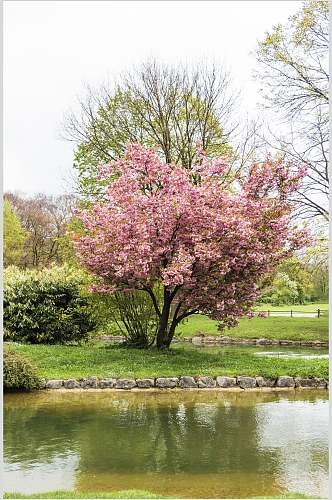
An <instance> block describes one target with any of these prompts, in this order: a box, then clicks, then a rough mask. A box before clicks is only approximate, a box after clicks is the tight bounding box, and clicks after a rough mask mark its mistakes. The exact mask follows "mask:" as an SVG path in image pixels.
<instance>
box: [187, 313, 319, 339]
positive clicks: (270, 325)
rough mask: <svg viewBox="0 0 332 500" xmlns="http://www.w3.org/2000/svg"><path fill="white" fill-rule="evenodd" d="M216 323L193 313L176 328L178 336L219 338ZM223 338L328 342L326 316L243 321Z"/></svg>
mask: <svg viewBox="0 0 332 500" xmlns="http://www.w3.org/2000/svg"><path fill="white" fill-rule="evenodd" d="M217 326H218V322H217V321H213V320H211V319H209V318H207V317H206V316H203V315H200V314H196V315H194V316H190V317H189V318H188V321H186V322H184V323H182V324H181V325H179V326H178V330H177V335H178V336H180V337H181V336H182V337H192V336H193V335H195V334H197V333H199V332H203V333H205V334H206V335H221V333H220V331H219V330H218V328H217ZM223 335H227V336H229V337H236V338H257V339H259V338H266V339H279V340H281V339H287V340H328V317H327V316H325V317H321V318H297V317H296V318H288V317H283V316H282V317H280V316H276V317H273V316H270V317H269V318H252V319H249V318H243V319H241V320H240V322H239V326H237V327H235V328H231V329H226V330H225V331H224V333H223Z"/></svg>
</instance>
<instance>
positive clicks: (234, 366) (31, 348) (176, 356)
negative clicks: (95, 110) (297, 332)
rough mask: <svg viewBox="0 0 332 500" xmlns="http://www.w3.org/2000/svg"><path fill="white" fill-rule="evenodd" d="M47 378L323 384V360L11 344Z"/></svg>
mask: <svg viewBox="0 0 332 500" xmlns="http://www.w3.org/2000/svg"><path fill="white" fill-rule="evenodd" d="M14 348H15V350H17V351H19V352H21V353H22V354H26V355H28V356H29V357H30V358H31V359H32V360H33V361H34V363H35V364H36V365H37V367H38V369H39V373H40V375H41V376H43V377H46V378H49V379H51V378H53V379H54V378H64V379H68V378H83V377H87V376H92V375H95V376H97V377H133V378H143V377H162V376H180V375H191V376H199V375H211V376H217V375H251V376H259V375H261V376H266V377H278V376H280V375H291V376H303V377H324V378H326V379H327V378H328V360H327V359H301V358H300V359H299V358H292V359H289V358H288V359H285V358H272V357H265V356H257V355H255V354H254V353H253V349H249V348H246V347H243V348H240V347H235V348H234V347H227V348H226V347H214V348H208V349H204V348H203V349H199V348H196V347H194V346H191V345H182V344H175V345H173V346H172V348H171V349H170V350H169V351H165V352H160V351H157V350H156V349H155V348H152V349H149V350H138V349H132V348H126V347H121V346H119V345H105V344H101V343H99V344H98V343H95V344H93V343H91V344H88V345H85V346H49V345H23V344H20V345H19V344H15V346H14Z"/></svg>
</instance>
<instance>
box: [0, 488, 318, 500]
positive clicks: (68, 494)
mask: <svg viewBox="0 0 332 500" xmlns="http://www.w3.org/2000/svg"><path fill="white" fill-rule="evenodd" d="M4 498H57V499H67V498H81V499H90V498H91V499H92V498H93V499H94V498H128V499H130V498H147V499H148V498H173V497H163V496H160V495H154V494H153V493H150V492H149V491H141V490H128V491H114V492H112V493H105V492H99V493H92V492H81V491H50V492H47V493H35V494H32V495H22V494H20V493H5V494H4ZM258 498H274V499H277V498H282V499H283V498H288V499H291V498H318V497H309V496H307V495H303V494H301V493H286V494H281V495H280V496H278V497H257V499H258ZM253 500H254V499H253Z"/></svg>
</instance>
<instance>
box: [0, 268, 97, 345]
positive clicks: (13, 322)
mask: <svg viewBox="0 0 332 500" xmlns="http://www.w3.org/2000/svg"><path fill="white" fill-rule="evenodd" d="M84 284H85V276H84V274H83V273H82V272H80V271H78V270H74V269H72V268H70V267H69V266H67V265H64V266H61V267H56V266H54V267H51V268H49V269H43V270H40V271H37V270H25V271H22V270H20V269H18V268H15V267H9V268H7V269H6V270H5V273H4V314H3V320H4V338H5V340H11V341H17V342H27V343H31V344H63V343H66V342H73V341H83V340H86V339H87V338H88V335H89V333H90V332H91V331H93V330H94V328H95V327H96V318H95V314H94V308H93V306H92V305H91V303H90V301H89V297H88V294H87V293H85V292H84V291H83V286H84Z"/></svg>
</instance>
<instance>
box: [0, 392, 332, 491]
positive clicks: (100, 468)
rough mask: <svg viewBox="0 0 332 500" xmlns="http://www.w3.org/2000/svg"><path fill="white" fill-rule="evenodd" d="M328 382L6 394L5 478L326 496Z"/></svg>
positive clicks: (21, 484)
mask: <svg viewBox="0 0 332 500" xmlns="http://www.w3.org/2000/svg"><path fill="white" fill-rule="evenodd" d="M327 398H328V396H327V391H316V390H315V391H310V390H309V391H290V392H249V393H248V392H240V393H238V392H237V393H235V392H233V393H231V392H230V393H226V392H220V391H219V392H218V391H195V392H190V391H189V392H185V391H174V392H173V391H170V392H130V393H128V392H114V391H113V392H112V391H109V392H94V391H89V392H78V393H68V392H63V393H60V392H56V391H53V392H40V393H34V394H6V395H5V398H4V462H5V474H4V486H5V491H8V492H9V491H11V492H13V491H16V492H21V493H28V494H29V493H32V492H45V491H50V490H56V489H77V490H81V491H118V490H128V489H132V488H135V489H144V490H149V491H151V492H154V493H157V494H160V495H169V496H173V497H176V498H181V497H183V498H250V497H255V496H272V495H275V496H277V495H279V494H281V493H286V492H297V493H305V494H307V495H314V496H318V497H321V498H324V497H327V484H328V399H327Z"/></svg>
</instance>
